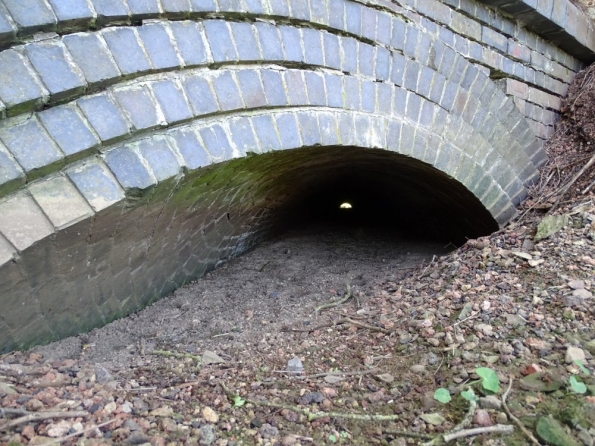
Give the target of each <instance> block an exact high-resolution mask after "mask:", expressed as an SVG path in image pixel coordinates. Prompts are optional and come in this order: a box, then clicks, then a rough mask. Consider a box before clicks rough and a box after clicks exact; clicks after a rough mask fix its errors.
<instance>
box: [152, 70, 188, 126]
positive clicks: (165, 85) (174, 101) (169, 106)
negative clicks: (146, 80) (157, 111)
mask: <svg viewBox="0 0 595 446" xmlns="http://www.w3.org/2000/svg"><path fill="white" fill-rule="evenodd" d="M150 88H151V89H152V90H153V94H154V95H155V98H156V99H157V103H158V104H159V107H161V111H162V112H163V114H164V116H165V119H166V120H167V122H168V123H169V124H174V123H177V122H180V121H185V120H187V119H190V118H192V116H193V114H192V110H190V104H189V103H188V101H187V100H186V98H185V97H184V94H183V93H182V87H181V85H179V84H178V82H177V81H174V80H173V79H163V80H160V81H156V82H153V83H151V84H150Z"/></svg>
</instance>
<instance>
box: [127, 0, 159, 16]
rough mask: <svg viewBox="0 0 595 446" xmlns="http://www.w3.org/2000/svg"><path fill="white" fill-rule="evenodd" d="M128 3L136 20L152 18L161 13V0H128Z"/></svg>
mask: <svg viewBox="0 0 595 446" xmlns="http://www.w3.org/2000/svg"><path fill="white" fill-rule="evenodd" d="M126 3H127V4H128V9H129V10H130V14H131V16H132V17H134V18H135V20H144V19H152V18H156V17H159V16H160V15H161V7H160V6H159V0H126Z"/></svg>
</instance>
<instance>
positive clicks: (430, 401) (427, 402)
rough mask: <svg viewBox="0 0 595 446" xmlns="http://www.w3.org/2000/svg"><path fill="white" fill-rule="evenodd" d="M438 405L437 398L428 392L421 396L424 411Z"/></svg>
mask: <svg viewBox="0 0 595 446" xmlns="http://www.w3.org/2000/svg"><path fill="white" fill-rule="evenodd" d="M433 407H436V400H435V399H434V398H433V397H432V396H430V395H427V394H424V395H422V396H421V408H422V410H423V411H424V412H427V411H428V410H430V409H432V408H433Z"/></svg>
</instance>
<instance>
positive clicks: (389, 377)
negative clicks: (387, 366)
mask: <svg viewBox="0 0 595 446" xmlns="http://www.w3.org/2000/svg"><path fill="white" fill-rule="evenodd" d="M375 378H376V379H378V380H379V381H382V382H385V383H392V382H393V381H394V380H395V377H394V376H393V375H391V374H390V373H382V374H380V375H375Z"/></svg>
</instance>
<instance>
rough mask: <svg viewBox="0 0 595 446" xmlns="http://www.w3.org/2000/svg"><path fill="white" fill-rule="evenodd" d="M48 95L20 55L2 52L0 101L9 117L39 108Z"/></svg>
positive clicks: (0, 62)
mask: <svg viewBox="0 0 595 446" xmlns="http://www.w3.org/2000/svg"><path fill="white" fill-rule="evenodd" d="M46 95H47V91H46V90H45V88H44V87H43V85H42V84H41V83H40V82H39V81H38V80H37V77H36V76H35V75H34V74H33V70H32V69H30V68H28V66H27V62H26V61H25V59H24V58H23V57H22V56H21V55H20V54H19V53H17V52H16V51H15V50H6V51H3V52H0V100H2V102H3V103H4V104H5V106H6V109H7V111H6V114H7V115H8V116H12V115H16V114H18V113H21V112H23V111H26V110H31V109H34V108H38V107H39V106H40V105H41V104H42V102H43V100H44V96H46Z"/></svg>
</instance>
